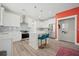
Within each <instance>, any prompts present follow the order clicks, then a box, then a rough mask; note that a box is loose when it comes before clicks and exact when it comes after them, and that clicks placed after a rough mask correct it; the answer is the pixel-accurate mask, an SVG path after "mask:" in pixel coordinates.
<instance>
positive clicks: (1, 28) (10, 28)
mask: <svg viewBox="0 0 79 59" xmlns="http://www.w3.org/2000/svg"><path fill="white" fill-rule="evenodd" d="M8 31H20V28H19V27H13V26H0V32H8Z"/></svg>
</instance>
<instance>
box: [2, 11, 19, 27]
mask: <svg viewBox="0 0 79 59" xmlns="http://www.w3.org/2000/svg"><path fill="white" fill-rule="evenodd" d="M3 24H4V26H16V27H20V16H18V15H16V14H14V13H12V12H8V11H5V14H4V20H3Z"/></svg>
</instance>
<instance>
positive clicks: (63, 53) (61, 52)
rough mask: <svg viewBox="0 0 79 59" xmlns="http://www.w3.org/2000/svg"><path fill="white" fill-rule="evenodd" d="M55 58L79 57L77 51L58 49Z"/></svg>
mask: <svg viewBox="0 0 79 59" xmlns="http://www.w3.org/2000/svg"><path fill="white" fill-rule="evenodd" d="M56 56H79V51H78V50H74V49H71V48H65V47H61V48H59V50H58V52H57V54H56Z"/></svg>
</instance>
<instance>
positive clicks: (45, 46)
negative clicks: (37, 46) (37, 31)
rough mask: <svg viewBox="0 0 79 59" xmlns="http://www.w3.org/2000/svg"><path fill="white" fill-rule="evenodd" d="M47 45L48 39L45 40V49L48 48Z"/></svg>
mask: <svg viewBox="0 0 79 59" xmlns="http://www.w3.org/2000/svg"><path fill="white" fill-rule="evenodd" d="M46 45H47V39H45V47H46Z"/></svg>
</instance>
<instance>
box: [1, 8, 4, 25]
mask: <svg viewBox="0 0 79 59" xmlns="http://www.w3.org/2000/svg"><path fill="white" fill-rule="evenodd" d="M3 14H4V8H3V7H0V25H3Z"/></svg>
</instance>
